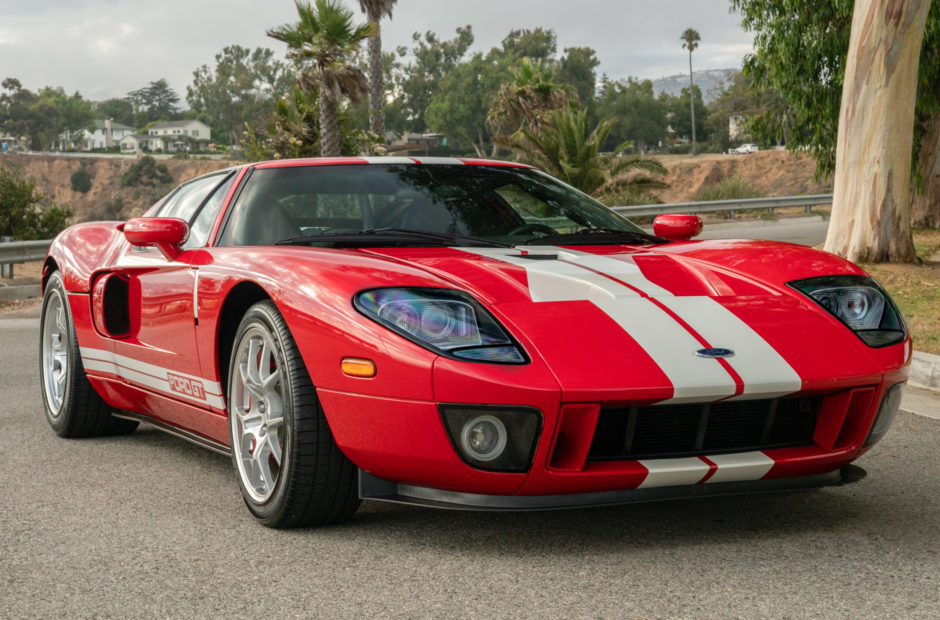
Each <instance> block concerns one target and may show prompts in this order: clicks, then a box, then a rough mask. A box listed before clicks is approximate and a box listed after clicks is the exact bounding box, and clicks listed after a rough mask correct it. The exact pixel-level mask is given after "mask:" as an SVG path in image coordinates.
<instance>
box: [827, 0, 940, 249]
mask: <svg viewBox="0 0 940 620" xmlns="http://www.w3.org/2000/svg"><path fill="white" fill-rule="evenodd" d="M929 7H930V0H856V2H855V12H854V14H853V17H852V35H851V38H850V41H849V55H848V62H847V64H846V69H845V82H844V85H843V88H842V108H841V111H840V113H839V138H838V142H837V144H836V174H835V182H834V188H833V194H834V196H833V202H832V219H831V221H830V223H829V233H828V235H827V236H826V246H825V247H826V250H827V251H829V252H832V253H834V254H838V255H839V256H843V257H845V258H847V259H849V260H851V261H855V262H911V261H914V260H916V256H915V254H914V243H913V240H912V239H911V214H910V208H911V183H910V181H909V179H910V173H911V149H912V142H913V139H914V136H913V127H914V103H915V101H916V96H917V66H918V62H919V60H920V47H921V43H922V41H923V36H924V24H925V22H926V19H927V9H928V8H929Z"/></svg>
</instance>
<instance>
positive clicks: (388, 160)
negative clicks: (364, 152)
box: [360, 157, 415, 164]
mask: <svg viewBox="0 0 940 620" xmlns="http://www.w3.org/2000/svg"><path fill="white" fill-rule="evenodd" d="M360 159H364V160H366V162H368V163H370V164H413V163H415V162H414V160H413V159H411V158H410V157H362V158H360Z"/></svg>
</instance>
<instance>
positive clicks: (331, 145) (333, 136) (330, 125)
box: [320, 79, 340, 157]
mask: <svg viewBox="0 0 940 620" xmlns="http://www.w3.org/2000/svg"><path fill="white" fill-rule="evenodd" d="M336 100H337V97H336V96H335V93H333V92H332V91H331V90H330V86H329V85H327V84H326V81H325V80H323V79H321V80H320V156H321V157H339V155H340V152H339V121H338V120H337V118H336Z"/></svg>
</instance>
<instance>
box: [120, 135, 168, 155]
mask: <svg viewBox="0 0 940 620" xmlns="http://www.w3.org/2000/svg"><path fill="white" fill-rule="evenodd" d="M144 151H150V152H154V153H162V152H164V151H166V143H165V142H164V140H163V138H161V137H160V136H148V135H142V134H131V135H129V136H124V137H123V138H121V152H122V153H141V152H144Z"/></svg>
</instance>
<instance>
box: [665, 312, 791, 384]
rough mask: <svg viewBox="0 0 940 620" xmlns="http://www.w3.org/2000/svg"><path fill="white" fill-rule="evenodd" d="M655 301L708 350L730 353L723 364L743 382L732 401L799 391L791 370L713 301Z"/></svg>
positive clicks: (757, 336) (770, 349) (772, 349)
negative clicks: (702, 339)
mask: <svg viewBox="0 0 940 620" xmlns="http://www.w3.org/2000/svg"><path fill="white" fill-rule="evenodd" d="M659 301H660V302H661V303H662V304H663V305H665V306H666V307H668V308H669V309H670V310H672V311H673V312H675V313H676V314H677V315H679V316H680V317H681V318H682V320H683V321H685V322H686V323H688V324H689V325H690V326H691V327H692V329H694V330H695V331H697V332H698V333H699V334H700V335H701V336H702V338H704V339H705V340H707V341H708V343H709V344H710V345H711V346H713V347H721V348H723V349H731V350H732V351H734V355H733V356H732V357H728V358H725V361H727V362H728V364H730V365H731V367H732V368H734V371H735V372H737V373H738V375H740V377H741V380H742V381H743V382H744V393H743V394H741V395H740V396H738V397H736V399H747V398H774V397H777V396H783V395H785V394H792V393H793V392H798V391H800V390H801V389H802V387H803V381H802V379H800V375H798V374H797V372H796V371H795V370H793V367H792V366H790V364H788V363H787V361H786V360H785V359H783V357H781V356H780V354H779V353H777V351H776V350H774V348H773V347H772V346H770V344H768V342H767V341H766V340H764V339H763V338H761V337H760V335H759V334H758V333H757V332H755V331H754V330H753V329H751V328H750V327H749V326H748V324H747V323H745V322H744V321H742V320H741V319H739V318H738V317H737V316H735V315H734V313H732V312H731V311H730V310H728V309H727V308H725V307H724V306H722V305H721V304H720V303H718V302H717V301H715V300H714V299H712V298H710V297H670V298H666V299H660V300H659Z"/></svg>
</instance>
